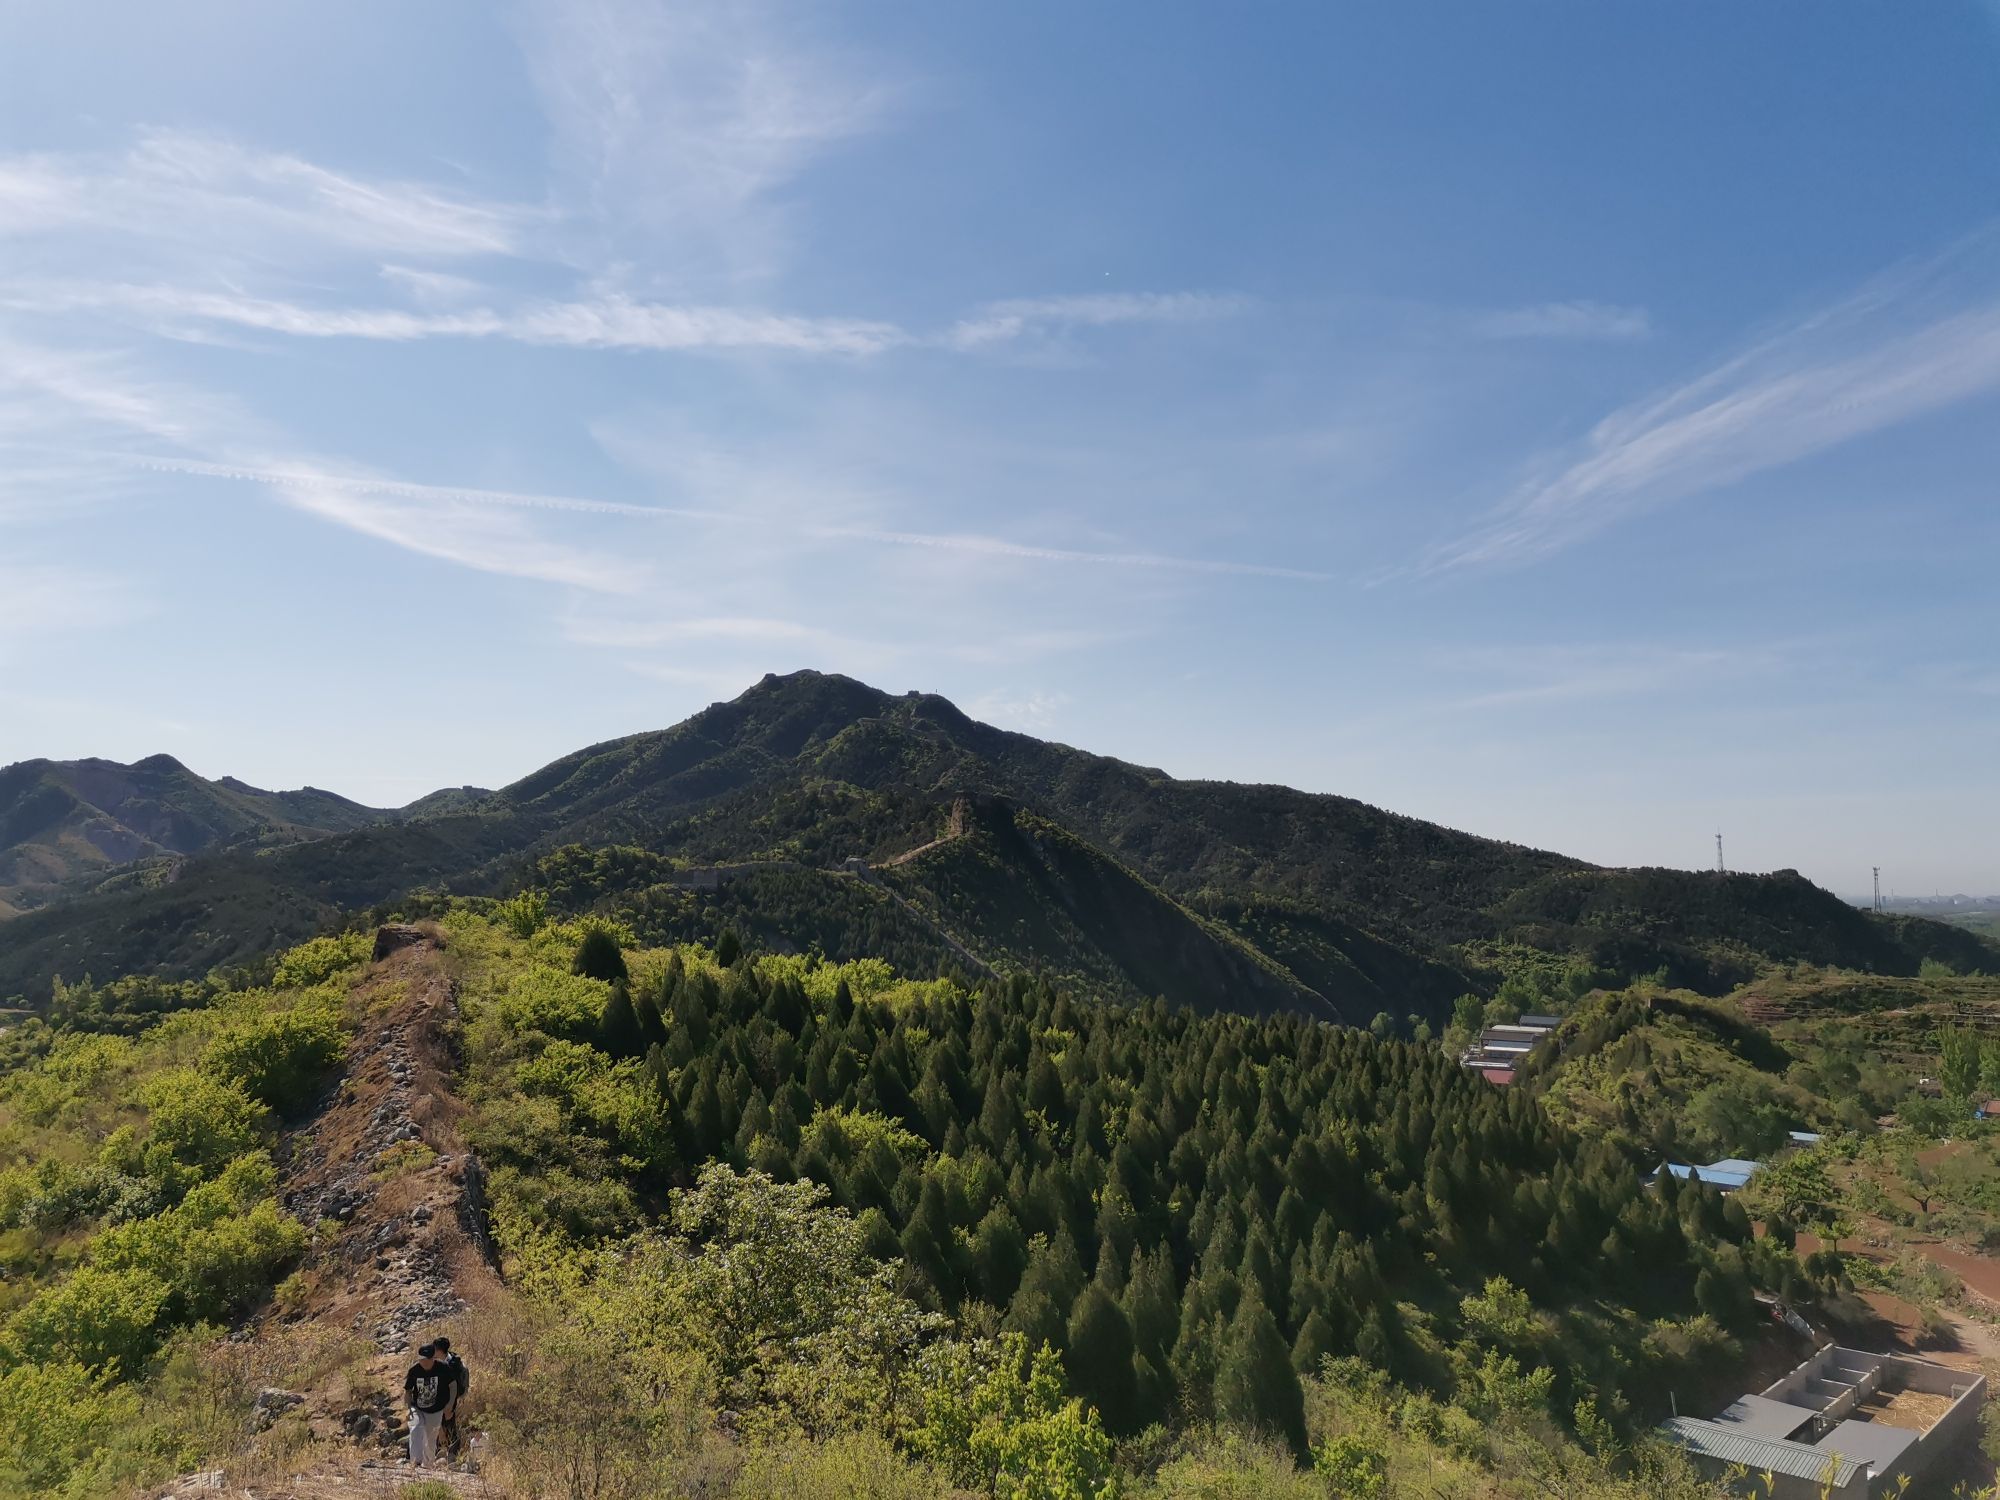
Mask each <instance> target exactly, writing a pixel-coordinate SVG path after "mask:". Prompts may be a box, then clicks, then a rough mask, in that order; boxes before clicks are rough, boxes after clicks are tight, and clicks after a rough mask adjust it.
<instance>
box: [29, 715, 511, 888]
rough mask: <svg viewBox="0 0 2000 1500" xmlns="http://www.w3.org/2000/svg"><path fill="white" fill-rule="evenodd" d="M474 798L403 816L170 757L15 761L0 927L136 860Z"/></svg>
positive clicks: (438, 798) (456, 806) (460, 792)
mask: <svg viewBox="0 0 2000 1500" xmlns="http://www.w3.org/2000/svg"><path fill="white" fill-rule="evenodd" d="M484 795H486V794H485V793H483V792H480V791H478V790H477V789H476V788H472V787H464V788H457V789H452V790H447V791H441V792H433V793H432V794H431V795H430V796H428V797H425V798H422V799H421V800H419V801H417V802H414V803H412V804H410V806H409V807H406V808H379V807H364V806H362V805H361V804H360V803H358V802H352V801H350V800H348V799H347V798H345V797H342V796H339V795H337V794H336V793H333V792H326V791H321V790H320V789H319V788H317V787H301V788H300V789H299V790H297V791H290V792H267V791H265V790H264V789H262V788H261V787H254V786H251V785H250V784H249V783H247V782H244V781H239V780H237V779H236V778H235V777H233V776H224V777H222V778H221V779H220V780H216V781H210V780H208V779H207V778H206V777H203V776H198V775H196V774H195V773H194V772H193V771H190V770H189V769H188V768H187V767H186V766H184V765H182V764H181V763H180V762H179V761H177V760H175V759H174V758H173V757H172V756H171V755H152V756H148V757H147V758H146V759H144V760H142V761H138V762H135V763H134V764H132V765H121V764H120V763H119V762H117V761H111V760H95V759H92V760H67V761H57V760H27V761H21V762H19V763H17V764H15V765H11V766H7V767H5V768H0V917H6V916H9V915H12V914H14V913H17V912H19V911H21V910H25V909H27V908H30V907H34V906H40V905H44V904H46V903H47V902H48V901H49V900H51V899H52V898H54V897H55V896H57V895H58V894H60V893H61V892H62V891H63V890H64V889H65V888H72V889H73V888H78V887H83V886H87V885H89V884H90V883H91V882H92V881H93V880H94V879H96V878H98V877H101V876H103V875H105V874H107V873H108V872H113V871H117V870H119V869H121V868H123V867H126V866H130V865H133V864H135V863H138V862H140V861H144V860H150V859H159V858H164V857H171V856H187V855H194V854H201V853H204V852H206V851H208V850H211V849H215V848H218V847H221V846H225V845H230V844H234V843H238V842H242V841H251V842H257V843H263V844H271V843H287V842H295V841H297V840H300V839H308V838H318V837H322V836H324V835H326V834H330V833H344V832H348V831H350V830H353V829H357V828H365V827H368V826H370V825H371V824H376V823H382V822H389V821H397V820H402V819H407V818H411V817H421V816H428V815H429V814H431V813H435V812H443V811H458V810H462V809H463V808H464V807H466V806H469V805H471V803H472V802H474V801H476V800H477V799H478V798H480V797H483V796H484Z"/></svg>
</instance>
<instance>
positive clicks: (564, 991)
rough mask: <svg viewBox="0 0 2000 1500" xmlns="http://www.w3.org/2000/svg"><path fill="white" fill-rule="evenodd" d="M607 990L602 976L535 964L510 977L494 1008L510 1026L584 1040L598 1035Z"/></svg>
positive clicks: (608, 994)
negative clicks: (591, 976)
mask: <svg viewBox="0 0 2000 1500" xmlns="http://www.w3.org/2000/svg"><path fill="white" fill-rule="evenodd" d="M610 994H611V989H610V986H609V985H608V984H606V983H605V982H603V981H602V980H597V979H591V978H589V977H587V976H584V975H577V974H564V973H561V972H559V971H557V970H555V969H550V968H544V967H541V966H539V965H537V966H536V967H534V968H530V969H524V970H522V971H521V972H520V973H519V974H517V975H515V976H514V977H513V978H512V980H511V981H510V982H509V983H508V985H507V987H506V989H505V990H503V991H502V992H501V994H500V996H499V999H498V1000H497V1001H496V1002H495V1005H494V1009H495V1011H496V1013H497V1014H498V1015H499V1017H500V1019H501V1021H502V1022H503V1023H504V1024H505V1025H506V1026H507V1027H508V1028H509V1029H511V1030H514V1031H539V1032H541V1033H542V1034H543V1035H544V1036H551V1037H560V1038H563V1039H565V1040H568V1041H573V1042H587V1041H590V1040H591V1039H593V1038H594V1037H595V1036H596V1035H597V1027H598V1023H599V1021H600V1020H601V1019H602V1017H603V1015H604V1003H605V1001H606V1000H607V999H608V998H609V997H610Z"/></svg>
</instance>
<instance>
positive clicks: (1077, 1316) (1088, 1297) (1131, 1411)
mask: <svg viewBox="0 0 2000 1500" xmlns="http://www.w3.org/2000/svg"><path fill="white" fill-rule="evenodd" d="M1068 1338H1069V1374H1070V1380H1071V1382H1072V1384H1073V1385H1074V1386H1075V1387H1076V1390H1077V1392H1078V1393H1079V1394H1080V1395H1081V1396H1082V1397H1083V1398H1084V1400H1086V1401H1088V1402H1089V1403H1090V1404H1091V1405H1093V1406H1095V1407H1096V1408H1097V1412H1098V1415H1099V1416H1101V1417H1102V1418H1103V1419H1104V1426H1105V1428H1106V1430H1107V1431H1109V1432H1111V1433H1113V1434H1117V1435H1121V1436H1122V1435H1125V1434H1128V1433H1132V1432H1135V1431H1137V1430H1138V1428H1139V1427H1140V1426H1141V1425H1142V1418H1141V1414H1140V1411H1139V1390H1138V1382H1137V1378H1136V1373H1135V1371H1134V1370H1133V1366H1132V1356H1133V1353H1134V1350H1133V1346H1132V1325H1131V1324H1130V1323H1129V1322H1127V1321H1126V1318H1125V1313H1124V1311H1123V1309H1121V1308H1120V1307H1119V1306H1118V1304H1117V1302H1116V1301H1114V1300H1113V1299H1112V1296H1111V1294H1110V1293H1109V1292H1107V1291H1106V1290H1105V1289H1104V1288H1103V1287H1101V1286H1098V1285H1095V1284H1093V1285H1091V1286H1088V1287H1085V1288H1084V1291H1083V1295H1082V1296H1080V1297H1079V1298H1077V1301H1076V1307H1075V1309H1074V1310H1073V1311H1072V1312H1071V1313H1070V1318H1069V1329H1068Z"/></svg>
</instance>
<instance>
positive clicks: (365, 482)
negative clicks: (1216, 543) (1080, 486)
mask: <svg viewBox="0 0 2000 1500" xmlns="http://www.w3.org/2000/svg"><path fill="white" fill-rule="evenodd" d="M120 461H121V462H125V463H130V464H136V465H140V466H143V467H147V468H153V469H158V470H161V471H165V472H172V473H185V474H197V475H202V476H205V477H209V478H216V479H234V480H243V481H248V482H251V483H255V484H263V485H270V486H273V487H275V488H279V489H283V490H287V491H300V492H305V491H313V492H342V493H348V494H352V495H355V496H357V497H359V498H361V499H362V500H364V501H366V500H376V499H381V500H401V501H409V502H415V503H422V504H435V505H445V506H489V507H500V508H504V509H511V510H550V511H570V512H574V513H578V514H595V515H605V516H624V517H631V518H635V519H643V520H655V521H658V520H680V521H703V522H710V523H715V524H720V525H725V526H732V527H741V528H746V529H754V530H758V531H768V530H769V529H770V528H769V524H768V520H767V518H766V517H764V516H763V515H760V514H759V513H758V512H757V511H755V510H754V509H743V508H735V509H732V508H729V507H727V506H725V505H718V506H715V507H713V508H707V507H689V506H668V505H640V504H634V503H632V502H629V501H620V500H593V499H588V498H584V497H579V496H574V495H541V494H532V493H523V492H521V491H518V490H492V489H478V488H469V487H466V486H461V485H427V484H412V483H410V482H408V481H405V480H397V479H389V478H383V477H379V476H375V475H368V474H343V473H339V472H335V471H328V470H321V469H314V468H311V467H301V466H298V465H280V466H275V467H266V466H262V465H259V464H256V463H253V462H245V463H237V462H232V461H220V462H218V461H212V460H203V459H187V458H177V457H163V456H159V455H150V454H128V455H123V456H122V457H121V458H120ZM329 513H331V512H329ZM358 514H359V512H358ZM788 531H789V534H790V535H792V536H794V537H802V538H805V539H809V540H814V541H822V542H857V543H873V544H876V545H879V546H884V547H897V548H903V547H913V548H927V549H931V550H934V551H941V552H959V553H967V554H971V555H973V556H978V557H987V558H1000V559H1007V560H1018V561H1024V562H1054V563H1066V564H1067V563H1073V564H1079V565H1096V566H1104V567H1116V568H1140V569H1157V570H1164V571H1169V572H1189V573H1213V574H1223V575H1234V576H1240V577H1261V578H1289V579H1296V580H1299V581H1303V582H1323V581H1325V580H1326V578H1327V577H1328V575H1326V574H1324V573H1317V572H1313V571H1310V570H1308V569H1303V568H1290V567H1283V566H1279V565H1276V564H1267V563H1254V562H1238V561H1234V560H1231V559H1225V558H1204V557H1182V556H1175V555H1172V554H1167V553H1158V552H1139V551H1129V552H1128V551H1108V550H1092V549H1089V548H1079V547H1048V546H1039V545H1035V544H1032V543H1025V542H1014V541H1009V540H1007V539H1006V538H1003V537H994V536H983V535H979V534H977V533H970V532H932V531H901V530H890V529H886V528H881V527H872V526H855V525H845V524H815V523H806V524H801V525H793V526H790V527H789V528H788Z"/></svg>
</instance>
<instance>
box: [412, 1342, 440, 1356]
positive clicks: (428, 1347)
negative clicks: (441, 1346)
mask: <svg viewBox="0 0 2000 1500" xmlns="http://www.w3.org/2000/svg"><path fill="white" fill-rule="evenodd" d="M436 1353H437V1346H436V1345H435V1344H419V1345H417V1358H419V1359H430V1358H431V1357H432V1356H434V1355H435V1354H436Z"/></svg>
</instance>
